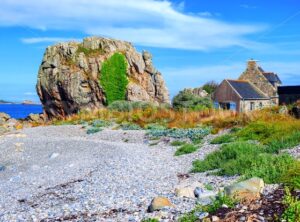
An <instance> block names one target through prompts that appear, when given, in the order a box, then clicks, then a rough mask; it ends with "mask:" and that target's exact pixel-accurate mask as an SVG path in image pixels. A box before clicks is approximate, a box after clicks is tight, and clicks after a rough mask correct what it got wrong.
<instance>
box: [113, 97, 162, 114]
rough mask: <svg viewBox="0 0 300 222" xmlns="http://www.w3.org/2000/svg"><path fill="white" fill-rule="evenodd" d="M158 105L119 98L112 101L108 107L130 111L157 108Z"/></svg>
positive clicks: (120, 110) (114, 109)
mask: <svg viewBox="0 0 300 222" xmlns="http://www.w3.org/2000/svg"><path fill="white" fill-rule="evenodd" d="M155 108H156V106H155V105H154V104H152V103H150V102H142V101H137V102H131V101H124V100H118V101H114V102H112V103H111V104H110V105H108V109H109V110H112V111H119V112H130V111H132V110H134V109H140V110H146V109H155Z"/></svg>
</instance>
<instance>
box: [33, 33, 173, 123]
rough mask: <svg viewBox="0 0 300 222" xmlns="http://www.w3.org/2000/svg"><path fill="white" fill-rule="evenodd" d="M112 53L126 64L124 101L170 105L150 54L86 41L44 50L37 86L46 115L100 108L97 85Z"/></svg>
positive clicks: (112, 43) (102, 40)
mask: <svg viewBox="0 0 300 222" xmlns="http://www.w3.org/2000/svg"><path fill="white" fill-rule="evenodd" d="M115 52H120V53H123V54H124V55H125V57H126V60H127V62H128V71H127V75H128V79H129V84H128V87H127V100H129V101H149V102H153V103H156V104H159V103H170V100H169V93H168V90H167V88H166V86H165V83H164V80H163V78H162V76H161V74H160V72H158V71H157V70H156V69H155V68H154V66H153V64H152V56H151V54H150V53H148V52H145V51H144V52H143V53H142V54H140V53H138V52H137V51H136V50H135V48H134V47H133V46H132V44H131V43H129V42H124V41H119V40H113V39H107V38H100V37H89V38H85V39H84V40H83V42H82V43H77V42H67V43H59V44H57V45H54V46H50V47H48V48H47V49H46V52H45V54H44V58H43V61H42V64H41V66H40V69H39V74H38V82H37V92H38V95H39V97H40V100H41V102H42V104H43V106H44V112H45V114H46V115H47V116H48V117H50V118H51V117H60V116H66V115H70V114H73V113H76V112H78V111H79V110H83V109H95V108H99V107H102V106H103V105H104V102H105V94H104V92H103V90H102V88H101V86H100V85H99V77H100V76H101V66H102V63H103V62H104V61H105V60H107V59H108V58H109V57H110V56H112V55H113V54H114V53H115Z"/></svg>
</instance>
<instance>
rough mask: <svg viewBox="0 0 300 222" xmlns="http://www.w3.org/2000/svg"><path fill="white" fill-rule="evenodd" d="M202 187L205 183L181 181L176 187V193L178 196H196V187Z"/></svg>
mask: <svg viewBox="0 0 300 222" xmlns="http://www.w3.org/2000/svg"><path fill="white" fill-rule="evenodd" d="M202 187H203V185H202V184H201V183H199V182H193V183H190V184H189V183H187V182H185V183H181V184H179V185H177V186H176V187H175V194H176V196H178V197H187V198H195V192H194V191H195V189H197V188H202Z"/></svg>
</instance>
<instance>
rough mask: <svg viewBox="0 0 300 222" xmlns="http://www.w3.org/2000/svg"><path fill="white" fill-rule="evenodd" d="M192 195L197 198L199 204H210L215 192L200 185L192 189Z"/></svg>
mask: <svg viewBox="0 0 300 222" xmlns="http://www.w3.org/2000/svg"><path fill="white" fill-rule="evenodd" d="M194 195H195V196H196V197H197V198H198V200H199V201H200V204H203V205H207V204H210V203H211V202H212V200H214V199H215V197H216V196H217V193H215V192H213V191H209V190H205V189H203V188H200V187H196V188H195V190H194Z"/></svg>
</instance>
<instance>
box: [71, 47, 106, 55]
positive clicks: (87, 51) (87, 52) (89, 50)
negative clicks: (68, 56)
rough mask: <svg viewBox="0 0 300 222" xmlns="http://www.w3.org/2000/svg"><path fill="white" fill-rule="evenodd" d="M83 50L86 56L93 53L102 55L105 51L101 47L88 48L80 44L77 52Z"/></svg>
mask: <svg viewBox="0 0 300 222" xmlns="http://www.w3.org/2000/svg"><path fill="white" fill-rule="evenodd" d="M81 52H83V53H84V54H85V55H86V56H91V55H98V54H100V55H102V54H103V53H104V51H103V49H101V48H99V49H88V48H84V47H83V46H82V45H79V46H78V49H77V52H76V53H77V54H79V53H81Z"/></svg>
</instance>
